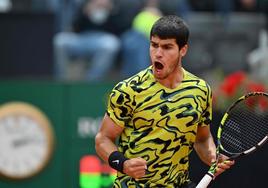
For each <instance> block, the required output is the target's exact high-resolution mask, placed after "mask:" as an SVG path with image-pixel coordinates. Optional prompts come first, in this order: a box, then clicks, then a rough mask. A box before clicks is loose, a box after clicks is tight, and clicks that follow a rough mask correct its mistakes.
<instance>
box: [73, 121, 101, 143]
mask: <svg viewBox="0 0 268 188" xmlns="http://www.w3.org/2000/svg"><path fill="white" fill-rule="evenodd" d="M101 121H102V117H97V118H93V117H80V118H78V125H77V132H78V136H79V137H81V138H88V137H95V135H96V134H97V132H98V130H99V127H100V124H101Z"/></svg>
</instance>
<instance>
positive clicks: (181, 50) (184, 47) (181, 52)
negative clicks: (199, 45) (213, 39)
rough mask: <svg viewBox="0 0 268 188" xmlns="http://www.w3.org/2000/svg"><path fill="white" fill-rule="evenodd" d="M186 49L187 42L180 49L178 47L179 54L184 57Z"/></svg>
mask: <svg viewBox="0 0 268 188" xmlns="http://www.w3.org/2000/svg"><path fill="white" fill-rule="evenodd" d="M187 50H188V44H185V45H184V46H183V47H182V48H181V49H180V54H181V56H182V57H184V56H185V55H186V53H187Z"/></svg>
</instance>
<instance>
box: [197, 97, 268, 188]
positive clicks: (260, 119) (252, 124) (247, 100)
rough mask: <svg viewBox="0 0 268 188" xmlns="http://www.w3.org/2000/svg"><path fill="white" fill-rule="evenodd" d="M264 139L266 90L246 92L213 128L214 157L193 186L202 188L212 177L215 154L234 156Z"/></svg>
mask: <svg viewBox="0 0 268 188" xmlns="http://www.w3.org/2000/svg"><path fill="white" fill-rule="evenodd" d="M267 139H268V94H267V93H263V92H253V93H249V94H247V95H245V96H243V97H240V98H239V99H238V100H237V101H236V102H235V103H233V104H232V105H231V106H230V107H229V108H228V110H227V111H226V112H225V114H224V116H223V118H222V120H221V123H220V126H219V128H218V131H217V148H216V156H217V157H216V161H215V162H214V163H213V164H212V165H211V166H210V168H209V170H208V172H207V174H206V175H205V176H204V177H203V178H202V179H201V181H200V182H199V184H198V185H197V187H196V188H206V187H207V186H208V185H209V184H210V182H211V181H212V180H213V179H214V175H215V172H216V168H217V164H218V162H219V156H220V155H221V154H222V155H225V156H227V157H229V159H236V158H238V157H240V156H243V155H248V154H250V153H252V152H253V151H255V150H256V149H258V148H259V147H260V146H262V145H263V144H264V143H265V142H266V141H267Z"/></svg>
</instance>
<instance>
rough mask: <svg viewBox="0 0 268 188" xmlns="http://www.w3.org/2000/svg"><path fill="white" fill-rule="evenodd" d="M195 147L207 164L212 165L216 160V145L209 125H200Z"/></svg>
mask: <svg viewBox="0 0 268 188" xmlns="http://www.w3.org/2000/svg"><path fill="white" fill-rule="evenodd" d="M194 149H195V151H196V152H197V154H198V156H199V157H200V159H201V160H202V161H203V162H204V163H206V164H207V165H211V162H213V161H215V160H216V146H215V143H214V140H213V137H212V135H211V132H210V129H209V126H203V127H202V126H199V127H198V129H197V135H196V141H195V144H194Z"/></svg>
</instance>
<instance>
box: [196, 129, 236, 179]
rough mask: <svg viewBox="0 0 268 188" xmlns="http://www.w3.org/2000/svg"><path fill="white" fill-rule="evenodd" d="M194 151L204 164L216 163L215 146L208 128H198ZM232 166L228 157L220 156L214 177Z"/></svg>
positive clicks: (232, 162)
mask: <svg viewBox="0 0 268 188" xmlns="http://www.w3.org/2000/svg"><path fill="white" fill-rule="evenodd" d="M194 148H195V151H196V152H197V154H198V156H199V158H200V159H201V160H202V161H203V162H204V163H206V164H207V165H211V163H212V162H214V161H216V146H215V143H214V140H213V137H212V135H211V132H210V129H209V126H204V127H198V130H197V136H196V141H195V144H194ZM233 164H234V161H233V160H232V161H229V160H228V157H226V156H224V155H221V156H220V158H219V163H218V165H217V170H216V174H215V176H218V175H219V174H221V173H223V172H224V171H225V170H227V169H229V168H230V167H231V166H232V165H233Z"/></svg>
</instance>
